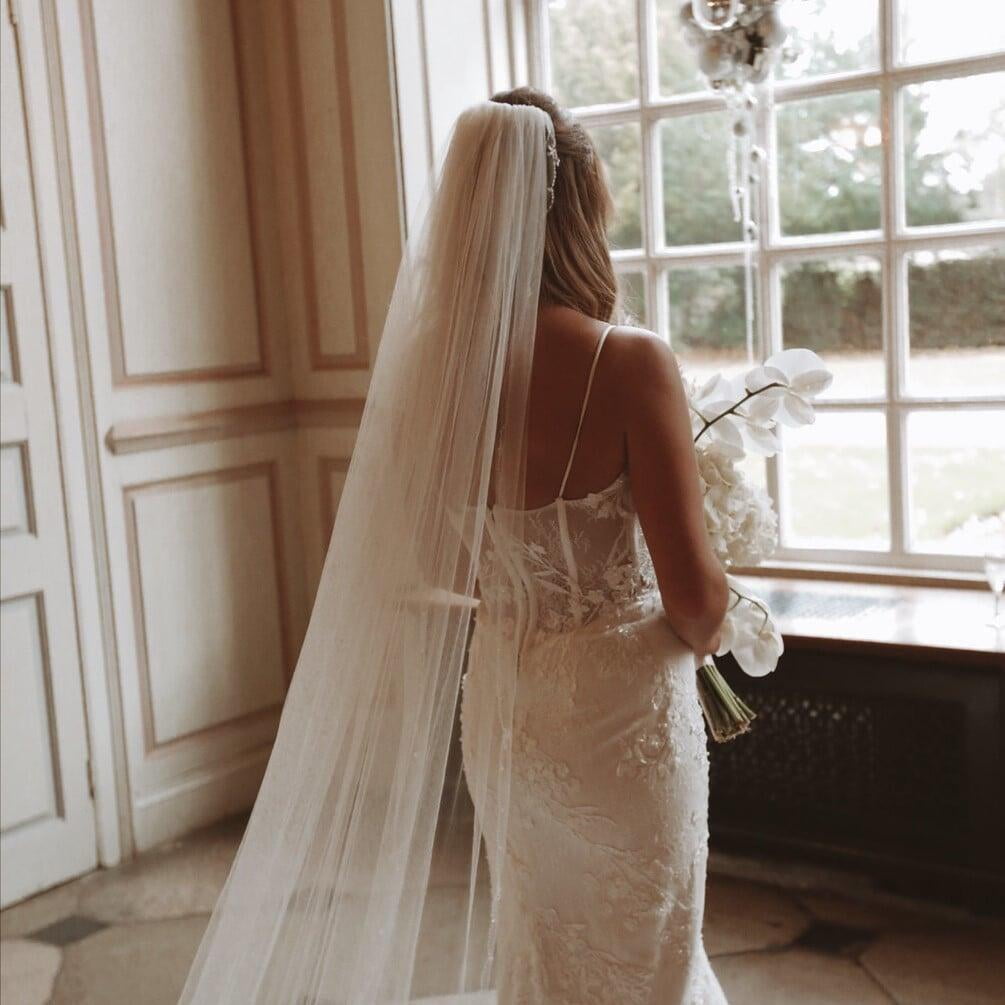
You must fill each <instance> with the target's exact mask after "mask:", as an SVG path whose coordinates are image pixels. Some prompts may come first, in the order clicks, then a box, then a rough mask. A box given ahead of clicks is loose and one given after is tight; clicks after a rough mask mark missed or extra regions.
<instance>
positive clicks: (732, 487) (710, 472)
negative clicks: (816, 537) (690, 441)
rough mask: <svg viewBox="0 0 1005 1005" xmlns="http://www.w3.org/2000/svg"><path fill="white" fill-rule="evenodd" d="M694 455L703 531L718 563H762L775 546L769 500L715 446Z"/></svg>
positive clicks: (775, 521) (774, 524) (774, 522)
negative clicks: (700, 487) (717, 558)
mask: <svg viewBox="0 0 1005 1005" xmlns="http://www.w3.org/2000/svg"><path fill="white" fill-rule="evenodd" d="M697 454H698V474H699V476H700V478H701V485H702V491H703V493H704V496H705V529H706V530H707V531H708V536H709V538H710V539H711V541H712V547H713V548H714V549H715V553H716V555H717V556H718V557H719V561H720V562H722V564H723V565H725V566H751V565H757V564H758V563H759V562H763V561H764V560H765V559H766V558H768V557H769V556H770V555H771V553H772V552H773V551H774V550H775V547H776V545H777V544H778V517H777V515H776V514H775V511H774V508H773V506H772V505H771V499H770V498H769V497H768V495H767V493H766V492H764V491H763V490H762V489H760V488H758V487H757V486H755V485H752V484H751V483H750V480H749V479H748V478H747V476H746V475H745V474H744V473H743V471H741V470H740V469H739V468H738V467H737V466H736V461H735V460H734V459H733V458H732V456H730V455H729V454H727V453H726V452H724V451H722V450H720V449H717V447H716V446H715V445H714V444H712V445H710V446H708V447H704V448H699V449H698V451H697Z"/></svg>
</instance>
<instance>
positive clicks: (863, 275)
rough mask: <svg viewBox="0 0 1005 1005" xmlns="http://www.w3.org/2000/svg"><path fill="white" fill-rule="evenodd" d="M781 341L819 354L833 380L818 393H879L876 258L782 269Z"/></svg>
mask: <svg viewBox="0 0 1005 1005" xmlns="http://www.w3.org/2000/svg"><path fill="white" fill-rule="evenodd" d="M782 342H783V344H784V346H785V348H786V349H791V348H796V347H802V348H805V349H812V350H813V351H814V352H817V353H819V354H820V355H821V356H823V358H824V360H825V361H826V363H827V366H828V367H829V368H830V369H831V370H832V371H833V372H834V383H833V384H831V386H830V388H829V389H828V390H827V391H826V392H825V393H824V395H823V397H831V398H868V397H879V396H882V395H883V392H884V390H885V387H886V383H885V372H886V371H885V367H884V365H883V296H882V283H881V276H880V265H879V262H878V261H877V260H876V259H875V258H871V257H869V256H865V255H862V256H857V257H855V258H840V259H831V260H828V261H823V262H821V261H813V262H800V263H798V264H793V265H787V266H785V267H784V268H783V269H782Z"/></svg>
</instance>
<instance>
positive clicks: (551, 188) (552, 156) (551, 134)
mask: <svg viewBox="0 0 1005 1005" xmlns="http://www.w3.org/2000/svg"><path fill="white" fill-rule="evenodd" d="M547 149H548V209H549V210H550V209H551V207H552V206H554V205H555V182H556V181H557V180H558V165H559V164H560V163H561V162H560V161H559V159H558V143H557V142H556V140H555V131H554V128H553V127H552V128H550V129H549V130H548V148H547Z"/></svg>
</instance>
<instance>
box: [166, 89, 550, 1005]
mask: <svg viewBox="0 0 1005 1005" xmlns="http://www.w3.org/2000/svg"><path fill="white" fill-rule="evenodd" d="M551 130H552V126H551V120H550V119H549V117H548V116H547V114H545V113H544V112H542V111H541V110H539V109H537V108H531V107H526V106H513V105H506V104H495V103H485V104H480V105H477V106H474V107H473V108H470V109H468V110H467V111H465V112H464V113H463V114H462V115H461V116H460V117H459V119H458V121H457V123H456V124H455V126H454V129H453V132H452V134H451V138H450V141H449V144H448V147H447V151H446V155H445V158H444V161H443V164H442V168H441V170H440V173H439V177H438V179H437V181H436V184H435V187H434V189H433V191H432V192H431V194H430V196H429V198H428V203H427V208H426V211H425V213H424V216H423V222H422V223H421V225H420V227H419V229H418V230H417V231H416V235H415V236H414V237H413V238H412V239H411V240H410V241H409V247H408V250H407V252H406V254H405V257H404V259H403V261H402V264H401V267H400V271H399V274H398V280H397V283H396V286H395V290H394V294H393V297H392V300H391V305H390V309H389V312H388V316H387V321H386V323H385V327H384V333H383V337H382V341H381V345H380V351H379V353H378V356H377V360H376V364H375V367H374V371H373V378H372V382H371V386H370V392H369V395H368V398H367V404H366V408H365V411H364V414H363V419H362V422H361V425H360V429H359V435H358V438H357V441H356V446H355V450H354V452H353V457H352V462H351V465H350V468H349V472H348V476H347V478H346V482H345V488H344V490H343V493H342V498H341V503H340V506H339V511H338V516H337V519H336V522H335V527H334V530H333V532H332V538H331V542H330V545H329V549H328V554H327V558H326V560H325V564H324V569H323V572H322V575H321V582H320V586H319V589H318V593H317V598H316V601H315V604H314V609H313V613H312V615H311V619H310V624H309V627H308V631H307V635H306V639H305V641H304V644H303V648H302V650H301V653H300V657H299V661H298V663H297V668H296V672H295V674H294V677H293V683H292V686H291V688H290V692H289V695H288V697H287V699H286V704H285V708H284V710H283V715H282V721H281V724H280V728H279V733H278V736H277V739H276V743H275V746H274V749H273V752H272V756H271V759H270V761H269V765H268V769H267V771H266V775H265V779H264V781H263V783H262V787H261V791H260V793H259V796H258V800H257V802H256V804H255V808H254V810H253V812H252V815H251V819H250V822H249V824H248V828H247V831H246V833H245V836H244V839H243V841H242V843H241V846H240V848H239V850H238V854H237V858H236V860H235V862H234V865H233V867H232V869H231V873H230V876H229V878H228V880H227V883H226V885H225V887H224V890H223V892H222V894H221V896H220V899H219V901H218V903H217V905H216V908H215V910H214V912H213V916H212V919H211V921H210V925H209V928H208V930H207V932H206V935H205V937H204V939H203V942H202V945H201V946H200V948H199V951H198V954H197V956H196V959H195V962H194V964H193V967H192V970H191V972H190V974H189V978H188V981H187V983H186V985H185V989H184V991H183V994H182V998H181V1001H182V1002H184V1003H198V1005H251V1003H261V1005H294V1003H296V1005H315V1003H317V1005H321V1003H332V1005H335V1003H346V1005H367V1003H378V1002H379V1003H385V1002H387V1003H391V1002H405V1001H409V1000H411V993H412V991H411V985H412V978H413V967H414V960H415V955H416V945H417V939H418V935H419V928H420V922H421V920H422V914H423V907H424V904H425V902H426V893H427V887H428V885H429V877H430V862H431V857H432V853H433V841H434V834H435V832H436V824H437V816H438V811H439V807H440V802H441V794H442V792H443V788H444V777H445V773H446V768H447V756H448V749H449V746H450V738H451V730H452V726H453V723H454V717H455V710H456V706H457V700H458V692H459V686H460V678H461V671H462V665H463V661H464V653H465V646H466V641H467V636H468V629H469V627H470V623H471V618H472V615H473V612H474V611H475V609H476V607H477V604H478V601H477V599H476V593H477V588H480V589H481V590H482V591H483V592H484V591H486V590H487V589H492V588H493V587H494V586H496V585H503V584H487V583H485V581H484V577H483V578H482V579H481V580H478V574H479V569H478V555H479V552H480V550H481V547H482V542H483V537H484V535H485V530H486V518H487V516H488V514H489V504H490V502H495V503H498V504H500V505H498V506H497V507H496V509H495V510H493V515H492V519H493V520H496V521H504V522H506V523H507V524H509V526H507V528H506V529H507V531H508V532H509V533H510V534H511V535H513V536H520V530H521V528H520V522H521V520H522V517H521V514H520V512H519V508H520V507H521V506H522V502H523V487H524V486H523V479H524V459H525V449H526V444H525V439H526V409H527V396H528V390H529V383H530V371H531V363H532V359H533V349H534V331H535V327H536V314H537V300H538V290H539V286H540V280H541V266H542V256H543V250H544V229H545V216H546V212H547V200H548V182H549V171H550V170H553V166H552V165H551V164H550V161H549V156H548V150H549V143H551V142H553V138H552V132H551ZM514 575H516V573H515V572H514ZM476 580H478V582H477V588H476ZM509 595H511V596H513V597H514V598H516V599H515V601H514V603H513V605H512V608H511V609H510V610H508V611H507V618H512V619H513V623H512V624H509V625H507V629H506V630H505V631H500V632H497V633H493V636H494V638H496V639H497V640H498V641H497V642H496V643H495V652H493V653H492V661H493V664H494V670H495V674H494V677H493V680H494V682H495V684H494V686H495V688H496V691H497V695H496V700H495V709H494V710H493V712H492V714H494V715H498V716H499V717H500V719H501V720H502V722H503V724H504V726H506V727H508V725H509V723H510V721H511V715H512V699H513V685H514V682H515V679H516V666H517V654H518V649H519V645H520V643H519V640H520V637H521V633H520V623H521V619H522V617H523V615H522V613H521V610H520V606H521V602H520V600H519V597H520V595H521V591H520V590H513V589H510V590H509ZM507 640H509V641H507ZM502 735H503V736H504V737H507V735H508V728H504V730H503V733H502ZM499 746H500V749H499V750H497V751H494V756H493V757H492V758H491V759H490V763H491V767H490V768H489V769H488V772H487V773H486V777H483V778H475V779H469V784H470V785H472V786H473V787H474V788H479V787H492V788H493V789H494V790H497V791H501V792H503V793H505V792H507V791H508V784H509V764H508V760H509V749H508V742H507V740H506V739H503V741H502V742H501V744H500V745H499ZM502 805H503V806H505V805H506V800H505V799H504V800H502ZM505 816H506V814H505V812H504V811H501V812H500V813H499V814H498V815H497V817H496V818H495V819H493V820H491V821H479V823H480V825H481V826H482V827H485V828H489V827H491V828H494V829H496V831H497V834H496V837H499V836H500V835H502V834H505V828H506V820H505ZM503 843H504V842H503V841H501V840H496V841H495V842H490V843H489V844H490V846H493V845H494V846H495V847H501V846H502V845H503ZM478 845H479V838H478V836H477V832H476V836H475V839H474V842H473V843H472V848H471V868H470V880H469V881H470V891H471V895H470V896H469V903H473V902H474V899H475V898H474V890H475V880H476V874H477V862H478V855H477V851H478ZM493 871H494V872H495V870H493ZM496 875H498V873H496ZM497 893H498V892H497ZM459 920H463V919H459ZM489 943H490V945H491V937H490V938H489ZM468 955H469V956H470V957H471V958H472V961H473V962H474V963H476V964H477V967H474V968H472V967H471V966H469V968H468V976H467V980H468V984H469V986H471V984H472V982H474V983H475V985H476V986H477V984H478V983H480V984H482V986H484V985H485V984H486V982H487V981H488V980H489V978H490V960H491V948H490V946H489V948H487V949H485V950H484V951H483V950H479V951H478V952H477V953H472V954H468ZM475 957H480V959H475ZM464 980H465V978H464V976H463V974H461V973H458V975H457V982H458V983H457V986H458V987H459V986H460V984H461V983H463V982H464Z"/></svg>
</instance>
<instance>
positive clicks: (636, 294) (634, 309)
mask: <svg viewBox="0 0 1005 1005" xmlns="http://www.w3.org/2000/svg"><path fill="white" fill-rule="evenodd" d="M618 291H619V293H620V294H621V310H622V315H623V317H624V321H623V323H624V324H634V325H639V326H640V327H642V328H645V327H646V325H647V324H648V322H647V321H646V318H647V317H648V312H647V310H646V277H645V275H644V274H643V273H641V272H619V273H618Z"/></svg>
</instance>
